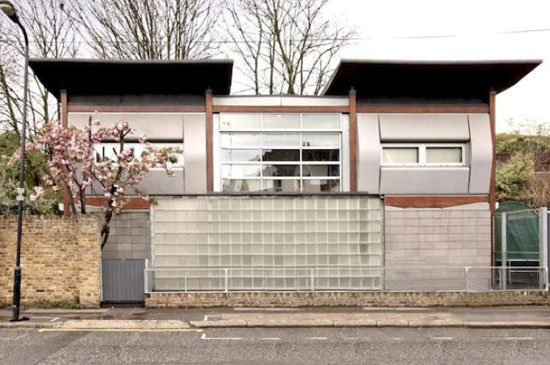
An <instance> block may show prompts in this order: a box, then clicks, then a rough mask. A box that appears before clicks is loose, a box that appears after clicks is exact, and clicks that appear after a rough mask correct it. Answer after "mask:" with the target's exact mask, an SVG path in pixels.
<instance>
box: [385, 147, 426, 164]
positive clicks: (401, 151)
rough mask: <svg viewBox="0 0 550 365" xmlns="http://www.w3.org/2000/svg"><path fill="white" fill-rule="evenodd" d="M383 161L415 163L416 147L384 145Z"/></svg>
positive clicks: (416, 159) (416, 156)
mask: <svg viewBox="0 0 550 365" xmlns="http://www.w3.org/2000/svg"><path fill="white" fill-rule="evenodd" d="M382 162H384V163H417V162H418V147H384V148H383V149H382Z"/></svg>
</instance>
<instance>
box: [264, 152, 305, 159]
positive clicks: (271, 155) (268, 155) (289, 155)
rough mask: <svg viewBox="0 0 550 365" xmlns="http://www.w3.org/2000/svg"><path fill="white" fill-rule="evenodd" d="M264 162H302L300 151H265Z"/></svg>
mask: <svg viewBox="0 0 550 365" xmlns="http://www.w3.org/2000/svg"><path fill="white" fill-rule="evenodd" d="M262 153H263V156H262V158H263V160H264V161H300V150H263V151H262Z"/></svg>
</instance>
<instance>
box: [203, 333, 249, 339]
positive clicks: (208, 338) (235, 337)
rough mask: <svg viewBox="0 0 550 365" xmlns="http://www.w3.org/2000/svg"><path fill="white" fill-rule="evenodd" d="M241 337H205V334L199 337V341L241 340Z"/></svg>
mask: <svg viewBox="0 0 550 365" xmlns="http://www.w3.org/2000/svg"><path fill="white" fill-rule="evenodd" d="M242 339H243V338H242V337H206V333H203V334H202V335H201V340H242Z"/></svg>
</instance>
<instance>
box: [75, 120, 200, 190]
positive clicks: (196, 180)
mask: <svg viewBox="0 0 550 365" xmlns="http://www.w3.org/2000/svg"><path fill="white" fill-rule="evenodd" d="M90 116H92V118H93V120H99V121H100V122H101V124H102V125H103V126H112V125H114V124H117V123H120V122H122V121H127V122H128V123H130V125H131V126H132V128H134V129H135V130H136V132H135V134H133V135H132V136H131V138H136V139H137V138H140V137H141V135H146V136H147V138H148V140H149V141H150V142H152V143H154V142H166V141H170V142H171V143H178V142H180V143H183V149H184V152H183V153H184V167H183V168H175V169H174V176H173V177H169V176H167V174H166V172H165V171H164V170H162V169H155V170H152V171H150V172H149V173H148V174H147V176H146V177H145V178H144V179H143V181H142V182H141V184H140V185H139V186H138V188H139V189H140V190H141V191H143V192H144V193H146V194H173V195H178V194H185V193H191V194H196V193H206V160H207V157H206V116H205V114H204V113H115V112H105V113H82V112H71V113H69V125H72V126H76V127H78V128H83V127H85V126H87V125H88V120H89V117H90ZM186 140H187V141H190V143H188V144H186V143H185V141H186ZM101 191H102V190H101V187H100V186H94V187H93V190H92V189H90V191H89V194H92V195H93V194H94V193H93V192H101Z"/></svg>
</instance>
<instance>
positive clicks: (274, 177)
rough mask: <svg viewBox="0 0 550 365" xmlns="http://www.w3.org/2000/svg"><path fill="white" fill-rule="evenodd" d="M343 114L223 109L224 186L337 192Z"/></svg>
mask: <svg viewBox="0 0 550 365" xmlns="http://www.w3.org/2000/svg"><path fill="white" fill-rule="evenodd" d="M341 119H342V116H341V115H340V114H300V113H287V114H277V113H264V114H253V113H247V114H237V113H235V114H226V113H221V114H220V119H219V120H220V123H219V125H220V134H219V149H220V155H219V156H220V167H219V178H220V180H221V181H220V182H221V184H220V186H221V190H222V191H224V192H260V191H264V192H300V191H305V192H335V191H340V190H341V185H342V182H341V180H342V146H341V144H342V127H341V125H342V121H341Z"/></svg>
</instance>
